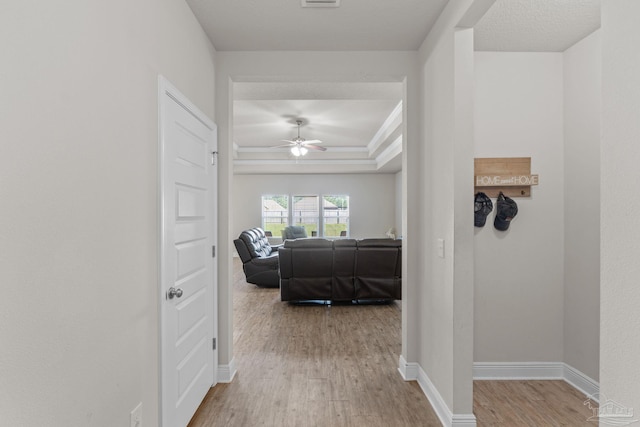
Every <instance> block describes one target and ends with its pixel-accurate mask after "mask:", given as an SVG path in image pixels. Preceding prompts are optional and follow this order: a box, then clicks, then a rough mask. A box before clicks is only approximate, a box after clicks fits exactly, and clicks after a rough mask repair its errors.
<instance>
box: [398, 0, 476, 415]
mask: <svg viewBox="0 0 640 427" xmlns="http://www.w3.org/2000/svg"><path fill="white" fill-rule="evenodd" d="M472 3H473V2H450V3H449V4H448V5H447V6H446V8H445V10H444V12H443V14H442V15H441V17H440V19H439V20H438V23H437V24H436V27H435V31H432V33H430V34H429V36H428V38H427V39H426V40H425V42H424V43H423V45H422V47H421V48H420V66H421V68H420V76H421V84H422V86H421V91H420V98H421V103H422V109H421V117H420V126H421V127H420V131H421V140H422V141H421V142H422V144H421V145H420V151H418V153H417V157H418V159H419V160H418V162H419V164H420V165H421V169H420V171H421V174H420V175H419V176H418V177H417V178H418V180H419V181H418V182H419V185H418V189H419V193H414V194H412V195H410V196H409V197H416V198H417V199H418V217H417V218H416V222H413V223H410V224H408V227H409V229H410V230H411V229H414V230H416V231H417V233H418V235H419V236H421V238H423V239H424V240H423V243H424V244H423V245H422V246H420V247H419V248H418V258H419V260H420V261H419V265H418V268H419V276H418V277H419V279H418V280H419V284H420V287H419V293H418V307H419V312H420V319H419V334H418V335H419V340H420V341H419V353H418V357H417V362H418V364H419V366H420V368H421V370H422V371H423V372H424V374H425V375H426V376H428V379H429V381H426V380H422V382H421V384H423V386H424V385H425V384H426V385H427V388H433V389H432V390H431V392H432V393H433V394H435V395H436V396H437V397H435V398H433V400H432V403H434V404H435V402H437V401H438V400H440V402H444V404H445V405H446V408H441V418H442V421H443V422H444V423H445V425H446V424H448V423H450V422H452V420H453V422H454V424H455V423H456V422H457V421H455V420H461V422H465V423H466V422H471V421H472V420H475V418H474V417H473V397H472V393H473V384H472V364H473V327H474V326H473V252H472V251H473V243H472V242H473V226H472V225H471V224H472V222H471V221H472V212H471V210H470V209H469V200H471V198H472V197H473V193H472V191H473V187H472V183H473V144H472V141H473V111H472V110H471V106H472V104H473V103H472V101H473V91H472V85H473V34H472V30H459V29H456V27H459V25H460V21H461V19H462V18H463V15H465V14H466V12H467V10H468V9H469V7H470V6H471V5H472ZM438 239H443V240H444V256H443V257H440V256H439V255H438V251H437V250H436V242H437V240H438ZM419 380H420V379H419ZM430 384H431V385H430ZM428 394H429V393H428ZM473 422H475V421H473Z"/></svg>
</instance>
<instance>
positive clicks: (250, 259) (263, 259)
mask: <svg viewBox="0 0 640 427" xmlns="http://www.w3.org/2000/svg"><path fill="white" fill-rule="evenodd" d="M233 243H234V245H235V246H236V250H237V251H238V255H239V256H240V259H241V260H242V269H243V270H244V274H245V276H246V278H247V282H249V283H253V284H254V285H258V286H263V287H268V288H277V287H278V285H279V282H280V277H279V276H278V246H271V245H270V244H269V240H268V239H267V236H266V235H265V233H264V231H263V230H262V229H261V228H251V229H249V230H245V231H243V232H242V233H240V236H239V237H238V238H237V239H235V240H234V241H233Z"/></svg>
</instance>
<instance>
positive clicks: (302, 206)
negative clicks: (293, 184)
mask: <svg viewBox="0 0 640 427" xmlns="http://www.w3.org/2000/svg"><path fill="white" fill-rule="evenodd" d="M292 207H293V210H292V215H293V217H292V225H301V226H303V227H304V228H305V229H306V230H307V236H309V237H311V236H317V235H318V228H319V227H318V223H319V219H320V218H319V217H320V215H319V212H318V211H319V207H318V196H293V206H292Z"/></svg>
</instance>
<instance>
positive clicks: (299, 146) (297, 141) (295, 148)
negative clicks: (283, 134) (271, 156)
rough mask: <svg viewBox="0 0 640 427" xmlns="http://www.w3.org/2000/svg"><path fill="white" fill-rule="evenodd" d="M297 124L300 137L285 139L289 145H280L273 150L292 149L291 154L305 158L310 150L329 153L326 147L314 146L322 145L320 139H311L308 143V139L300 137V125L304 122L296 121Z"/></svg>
mask: <svg viewBox="0 0 640 427" xmlns="http://www.w3.org/2000/svg"><path fill="white" fill-rule="evenodd" d="M296 123H297V125H298V136H297V137H296V138H294V139H283V141H284V142H288V144H284V145H278V146H276V147H273V148H281V147H291V154H293V155H294V156H296V157H300V156H304V155H305V154H307V153H308V152H309V150H316V151H327V149H326V148H324V147H318V146H317V145H314V144H322V141H320V140H319V139H310V140H308V141H307V140H306V139H304V138H302V137H300V125H301V124H302V120H296Z"/></svg>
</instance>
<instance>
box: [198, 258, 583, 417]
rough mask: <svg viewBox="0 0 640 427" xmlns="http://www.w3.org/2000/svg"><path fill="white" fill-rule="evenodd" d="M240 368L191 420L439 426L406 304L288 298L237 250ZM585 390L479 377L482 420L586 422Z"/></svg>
mask: <svg viewBox="0 0 640 427" xmlns="http://www.w3.org/2000/svg"><path fill="white" fill-rule="evenodd" d="M233 321H234V346H235V347H234V354H235V361H236V366H237V368H238V373H237V375H236V377H235V378H234V380H233V381H232V382H231V383H230V384H218V385H216V387H214V388H213V389H211V391H210V392H209V393H208V394H207V396H206V398H205V400H204V401H203V403H202V404H201V405H200V408H199V409H198V411H197V412H196V414H195V415H194V417H193V419H192V420H191V423H190V424H189V427H213V426H247V427H251V426H274V427H276V426H278V427H280V426H295V427H311V426H322V427H328V426H366V427H376V426H381V427H382V426H384V427H389V426H398V427H401V426H440V422H439V420H438V418H437V416H436V414H435V412H434V411H433V409H432V408H431V406H430V404H429V401H428V400H427V398H426V397H425V396H424V394H423V392H422V390H421V389H420V387H419V386H418V384H417V382H415V381H410V382H406V381H403V380H402V378H401V377H400V374H399V373H398V370H397V366H398V357H399V353H400V350H401V331H400V324H401V318H400V308H399V307H398V305H396V304H395V303H392V304H389V305H358V306H352V305H348V306H345V305H333V306H320V305H306V306H298V305H291V304H288V303H283V302H281V301H280V299H279V291H278V289H262V288H258V287H256V286H254V285H250V284H247V283H246V282H245V280H244V275H243V273H242V270H241V265H240V263H239V262H238V260H234V319H233ZM583 400H584V398H583V397H582V396H581V395H580V393H578V392H577V391H575V390H574V389H572V388H571V387H569V386H568V385H566V384H565V383H564V382H562V381H533V382H521V381H508V382H506V381H479V382H475V383H474V411H475V413H476V417H477V418H478V425H479V426H547V425H548V426H582V425H595V424H593V423H592V424H589V423H587V421H586V420H587V418H588V417H589V416H590V415H591V413H590V411H589V410H588V408H586V407H585V406H583V405H582V402H583Z"/></svg>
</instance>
